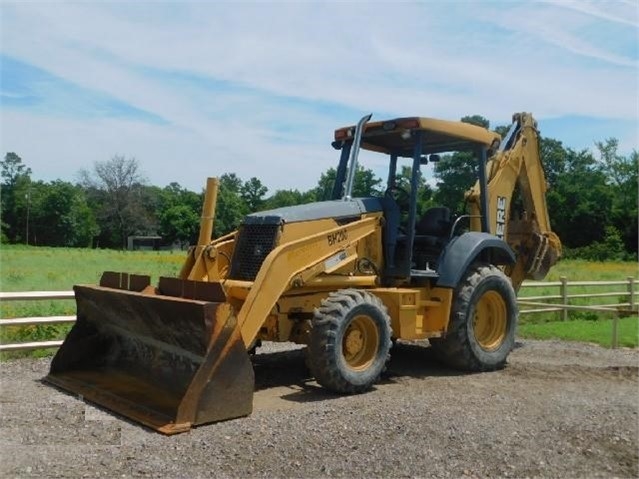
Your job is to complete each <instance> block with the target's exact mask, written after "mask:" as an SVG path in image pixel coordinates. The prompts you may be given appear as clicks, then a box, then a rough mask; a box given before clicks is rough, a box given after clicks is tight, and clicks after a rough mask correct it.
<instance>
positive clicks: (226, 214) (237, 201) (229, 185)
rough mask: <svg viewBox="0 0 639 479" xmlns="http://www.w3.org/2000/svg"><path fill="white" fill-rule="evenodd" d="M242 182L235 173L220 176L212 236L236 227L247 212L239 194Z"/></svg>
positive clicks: (222, 233) (246, 207)
mask: <svg viewBox="0 0 639 479" xmlns="http://www.w3.org/2000/svg"><path fill="white" fill-rule="evenodd" d="M242 185H243V182H242V180H241V179H240V178H239V177H238V176H237V175H236V174H235V173H225V174H223V175H222V176H220V186H219V189H218V193H217V207H216V211H215V223H214V236H216V237H217V236H222V235H225V234H227V233H230V232H231V231H234V230H235V229H237V227H238V226H239V225H240V223H241V222H242V218H244V216H245V215H246V214H247V213H248V212H249V211H248V206H247V204H246V202H245V201H244V199H243V198H242V195H241V190H242Z"/></svg>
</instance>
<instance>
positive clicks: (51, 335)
mask: <svg viewBox="0 0 639 479" xmlns="http://www.w3.org/2000/svg"><path fill="white" fill-rule="evenodd" d="M185 256H186V252H184V251H176V252H167V251H111V250H91V249H71V248H46V247H28V246H14V245H11V246H7V245H2V246H1V247H0V290H1V291H45V290H46V291H53V290H62V291H70V290H71V289H72V287H73V285H74V284H82V283H89V284H95V283H97V282H98V281H99V279H100V275H101V274H102V272H103V271H106V270H110V271H126V272H130V273H139V274H150V275H151V277H152V278H151V281H152V283H155V282H156V281H157V278H158V277H159V276H175V275H177V273H178V272H179V270H180V267H181V265H182V262H183V261H184V258H185ZM561 276H565V277H567V278H568V279H569V281H616V280H625V279H626V278H628V277H635V278H637V277H638V276H639V275H638V269H637V264H636V263H615V262H610V263H598V262H587V261H580V260H570V261H563V262H560V263H559V264H558V265H557V266H556V267H555V268H553V269H552V271H551V272H550V274H549V275H548V278H547V279H546V281H547V282H551V281H558V280H559V278H560V277H561ZM623 289H624V287H623V286H612V287H609V288H604V289H601V288H599V289H598V290H597V291H598V292H603V291H622V290H623ZM558 291H559V290H558V288H556V287H555V288H553V287H537V288H523V289H522V291H520V294H519V296H520V297H523V296H541V295H557V294H559V293H558ZM591 291H592V289H588V288H586V287H571V288H570V294H579V293H581V294H588V293H589V292H591ZM597 300H598V301H596V302H594V303H592V302H591V303H590V304H602V303H604V302H605V301H608V302H622V301H623V300H624V298H616V297H612V298H605V299H602V298H597ZM575 302H576V303H578V304H579V303H580V304H589V301H588V299H580V300H575ZM522 309H523V307H522ZM74 313H75V305H74V302H73V301H15V302H3V303H0V317H2V318H17V317H30V316H53V315H72V314H74ZM569 318H570V319H571V320H570V321H566V322H557V319H558V314H557V313H544V314H528V315H522V316H521V318H520V328H519V333H520V335H521V336H523V337H532V338H544V339H545V338H560V339H568V340H576V341H589V342H596V343H599V344H602V345H606V346H608V345H610V338H611V332H610V331H611V321H610V315H605V314H600V313H591V312H586V313H584V312H571V313H570V315H569ZM68 329H69V327H68V326H62V325H51V326H40V327H33V326H30V327H22V328H14V327H12V328H2V331H1V335H0V339H2V340H3V341H11V342H18V341H27V340H45V339H60V338H63V337H64V335H65V334H66V332H67V331H68ZM619 331H620V334H619V337H620V344H622V345H625V346H631V347H636V346H637V342H638V341H637V336H638V332H637V318H636V317H634V318H626V319H623V320H622V321H620V330H619Z"/></svg>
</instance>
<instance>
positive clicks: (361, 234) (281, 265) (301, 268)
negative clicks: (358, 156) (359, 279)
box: [223, 217, 380, 349]
mask: <svg viewBox="0 0 639 479" xmlns="http://www.w3.org/2000/svg"><path fill="white" fill-rule="evenodd" d="M379 221H380V219H379V217H368V218H364V219H361V220H359V221H355V222H353V223H349V224H348V225H345V226H338V227H336V228H334V229H332V230H328V231H323V232H321V233H317V234H315V235H312V236H309V237H307V238H302V239H299V240H297V241H292V242H290V243H286V244H283V245H280V246H278V247H276V248H275V249H274V250H273V251H271V253H270V254H269V255H268V256H267V257H266V259H265V260H264V263H263V264H262V267H261V268H260V272H259V273H258V275H257V277H256V278H255V281H254V282H248V281H237V280H230V279H229V280H226V281H224V283H223V286H224V289H225V291H226V293H227V295H228V296H229V297H230V298H236V299H241V298H245V299H244V302H243V304H242V307H241V309H240V311H239V313H238V315H237V324H238V327H239V328H240V331H241V334H242V339H243V341H244V345H245V346H246V348H247V349H248V348H249V347H250V346H251V345H252V344H253V342H254V341H255V338H256V337H257V334H258V332H259V330H260V328H261V327H262V325H263V324H264V321H265V319H266V318H267V316H268V315H269V314H270V313H271V310H272V309H273V307H274V306H275V304H276V303H277V301H278V299H279V298H280V297H281V296H282V294H283V293H284V292H286V291H287V290H289V289H291V288H294V287H302V286H303V285H304V283H306V282H308V281H310V280H312V279H313V278H315V277H316V276H318V275H320V274H322V273H330V272H331V271H334V270H336V269H339V268H340V267H342V266H344V265H345V264H348V263H349V262H352V261H355V260H356V259H357V255H356V252H355V246H356V244H357V242H358V241H360V240H361V239H363V238H365V237H366V236H368V235H371V234H373V233H374V232H375V231H376V228H378V227H379ZM331 238H344V240H343V241H331ZM247 292H248V294H247Z"/></svg>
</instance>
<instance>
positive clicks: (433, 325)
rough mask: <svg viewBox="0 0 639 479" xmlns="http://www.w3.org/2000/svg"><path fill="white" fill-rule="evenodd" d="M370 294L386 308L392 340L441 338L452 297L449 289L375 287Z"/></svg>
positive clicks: (445, 326)
mask: <svg viewBox="0 0 639 479" xmlns="http://www.w3.org/2000/svg"><path fill="white" fill-rule="evenodd" d="M369 291H370V292H371V293H373V294H374V295H375V296H378V297H379V298H380V299H381V300H382V302H383V303H384V305H385V306H386V308H387V309H388V314H389V316H390V317H391V329H392V330H393V337H395V338H398V339H425V338H433V337H440V336H441V335H442V334H443V333H444V332H445V331H446V328H447V327H448V320H449V317H450V307H451V301H452V297H453V293H452V289H450V288H432V289H430V288H424V289H421V288H420V289H410V288H374V289H370V290H369Z"/></svg>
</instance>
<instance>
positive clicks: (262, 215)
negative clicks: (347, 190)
mask: <svg viewBox="0 0 639 479" xmlns="http://www.w3.org/2000/svg"><path fill="white" fill-rule="evenodd" d="M382 210H383V208H382V201H381V199H380V198H373V197H370V198H353V199H350V200H333V201H319V202H317V203H308V204H305V205H296V206H286V207H283V208H276V209H273V210H267V211H260V212H258V213H252V214H250V215H247V216H246V217H245V218H244V222H243V224H245V225H256V224H269V225H272V224H284V223H296V222H299V221H312V220H319V219H324V218H334V219H339V218H348V217H353V216H361V215H362V214H364V213H374V212H378V211H382Z"/></svg>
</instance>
